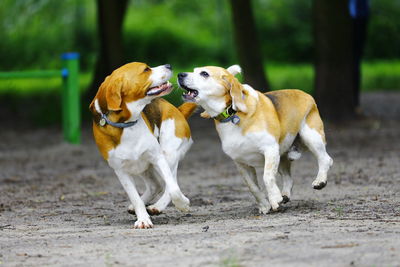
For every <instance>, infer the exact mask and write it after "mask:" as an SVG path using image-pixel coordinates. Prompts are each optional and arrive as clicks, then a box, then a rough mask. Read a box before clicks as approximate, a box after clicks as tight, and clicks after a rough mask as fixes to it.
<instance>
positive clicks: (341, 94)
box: [313, 0, 356, 120]
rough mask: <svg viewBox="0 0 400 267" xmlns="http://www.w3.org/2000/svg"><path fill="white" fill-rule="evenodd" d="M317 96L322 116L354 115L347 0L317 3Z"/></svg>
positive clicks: (337, 118) (351, 51) (315, 7)
mask: <svg viewBox="0 0 400 267" xmlns="http://www.w3.org/2000/svg"><path fill="white" fill-rule="evenodd" d="M313 12H314V37H315V52H316V55H315V56H316V58H315V59H316V61H315V96H316V100H317V103H318V107H319V110H320V112H321V114H322V116H323V117H327V118H329V119H332V120H342V119H346V118H349V117H352V116H354V115H355V103H356V101H355V99H354V92H353V85H354V79H355V77H354V71H353V70H354V57H353V27H352V20H351V17H350V14H349V10H348V0H334V1H332V0H314V10H313Z"/></svg>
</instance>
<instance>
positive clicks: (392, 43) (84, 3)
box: [0, 0, 400, 126]
mask: <svg viewBox="0 0 400 267" xmlns="http://www.w3.org/2000/svg"><path fill="white" fill-rule="evenodd" d="M351 2H353V3H351ZM351 5H353V7H352V6H351ZM354 5H355V6H356V7H355V9H354ZM399 16H400V0H371V1H366V0H360V1H352V0H350V1H349V0H335V1H332V0H314V1H311V0H285V1H281V0H253V1H250V0H249V1H247V0H230V1H228V0H202V1H187V0H114V1H107V0H97V1H96V0H64V1H54V0H53V1H51V0H2V1H1V2H0V18H1V19H0V40H1V41H0V71H2V72H4V71H12V70H14V71H15V70H46V69H58V68H61V60H60V54H62V53H63V52H68V51H77V52H79V53H80V64H81V65H80V68H81V73H80V87H81V92H82V107H83V108H82V110H83V111H82V114H83V116H84V118H88V117H89V115H88V113H87V112H86V110H87V106H88V103H89V100H90V99H91V98H92V97H93V96H94V94H95V92H96V91H97V88H98V86H99V84H100V83H101V81H102V80H103V79H104V77H105V76H106V75H107V74H109V73H110V72H111V71H112V70H113V69H115V68H117V67H118V66H120V65H122V64H124V63H127V62H131V61H143V62H146V63H148V64H149V65H151V66H156V65H159V64H165V63H170V64H172V66H173V67H174V70H175V74H177V73H178V72H179V71H188V70H191V69H192V68H193V67H196V66H199V65H219V66H224V67H228V66H230V65H232V64H236V63H239V64H241V66H242V67H243V70H244V77H243V79H244V80H245V81H246V82H248V83H249V84H250V85H252V86H253V87H255V88H256V89H258V90H262V91H266V90H275V89H281V88H300V89H302V90H305V91H307V92H310V93H313V94H314V96H316V99H317V102H318V104H319V105H320V109H321V112H322V113H323V116H324V117H326V118H329V119H333V120H335V119H347V118H352V117H354V116H357V115H359V114H360V113H362V111H361V110H360V109H359V99H358V98H359V95H360V92H366V91H377V90H382V91H387V90H399V89H400V37H399V36H400V19H399ZM364 39H365V42H364V41H363V40H364ZM359 73H361V75H359ZM60 90H61V79H58V78H47V79H0V104H1V107H0V113H1V114H2V115H1V118H2V119H3V118H4V119H6V120H7V119H9V118H10V116H11V117H13V116H16V117H17V118H18V121H20V122H21V123H24V124H29V125H32V126H43V125H49V124H56V123H59V120H60V119H59V118H60V110H61V109H60ZM179 94H180V91H179V90H176V91H175V92H174V94H173V95H172V96H171V97H170V98H169V99H170V100H171V101H172V102H173V103H175V104H178V103H179ZM4 119H3V120H4ZM11 120H12V121H14V120H15V119H14V118H12V119H11ZM13 123H14V122H13Z"/></svg>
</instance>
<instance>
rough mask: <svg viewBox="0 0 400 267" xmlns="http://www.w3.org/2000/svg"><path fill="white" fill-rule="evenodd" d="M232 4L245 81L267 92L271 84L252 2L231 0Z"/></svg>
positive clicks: (235, 32) (237, 44) (236, 39)
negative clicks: (266, 73)
mask: <svg viewBox="0 0 400 267" xmlns="http://www.w3.org/2000/svg"><path fill="white" fill-rule="evenodd" d="M230 4H231V9H232V20H233V32H234V35H235V44H236V50H237V54H238V58H239V63H240V65H241V67H242V68H243V76H244V80H245V82H246V83H248V84H249V85H251V86H252V87H254V88H255V89H257V90H261V91H267V90H268V89H269V84H268V81H267V79H266V77H265V74H264V68H263V59H262V55H261V49H260V44H259V42H258V38H257V31H256V26H255V22H254V15H253V10H252V7H251V0H230Z"/></svg>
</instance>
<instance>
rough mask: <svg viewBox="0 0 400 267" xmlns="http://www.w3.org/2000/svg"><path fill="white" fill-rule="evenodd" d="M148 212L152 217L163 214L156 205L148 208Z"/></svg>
mask: <svg viewBox="0 0 400 267" xmlns="http://www.w3.org/2000/svg"><path fill="white" fill-rule="evenodd" d="M146 210H147V212H148V213H149V214H150V215H160V214H161V213H162V211H161V210H160V209H159V208H157V207H155V206H154V205H150V206H147V207H146Z"/></svg>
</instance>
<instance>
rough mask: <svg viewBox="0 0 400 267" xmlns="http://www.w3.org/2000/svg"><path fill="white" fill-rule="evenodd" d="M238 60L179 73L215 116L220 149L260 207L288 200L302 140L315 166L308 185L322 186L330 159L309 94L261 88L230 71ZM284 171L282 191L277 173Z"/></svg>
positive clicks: (263, 210) (207, 112)
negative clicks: (260, 174)
mask: <svg viewBox="0 0 400 267" xmlns="http://www.w3.org/2000/svg"><path fill="white" fill-rule="evenodd" d="M240 72H241V69H240V67H239V66H238V65H233V66H231V67H229V68H228V69H224V68H220V67H200V68H195V69H194V72H190V73H189V72H185V73H179V74H178V83H179V85H180V87H182V88H183V89H185V90H186V91H187V93H186V94H185V95H184V98H185V99H186V100H189V101H194V102H196V103H197V104H199V105H201V106H202V107H203V108H204V110H205V112H203V113H202V117H206V118H210V117H211V118H214V119H215V125H216V129H217V131H218V134H219V137H220V139H221V142H222V148H223V151H224V152H225V153H226V154H227V155H228V156H229V157H231V158H232V159H233V160H234V162H235V164H236V166H237V168H238V170H239V172H240V173H241V174H242V176H243V178H244V181H245V183H246V184H247V185H248V187H249V189H250V191H251V192H252V194H253V195H254V197H255V199H256V201H257V202H258V205H259V206H258V207H259V211H260V213H268V212H269V210H270V209H271V207H272V209H273V210H276V209H278V207H279V204H280V203H281V202H282V201H284V202H287V201H289V200H290V195H291V190H292V185H293V181H292V179H291V177H290V175H291V174H290V167H291V161H292V160H295V159H297V158H299V157H300V155H301V154H300V153H299V152H298V149H297V147H298V145H299V144H304V145H305V146H306V147H307V148H308V149H309V150H310V151H311V152H312V153H313V154H314V156H315V157H316V158H317V160H318V166H319V171H318V175H317V177H316V179H315V180H314V181H313V183H312V186H313V187H314V189H322V188H323V187H325V185H326V183H327V172H328V170H329V168H330V166H331V165H332V163H333V161H332V159H331V157H330V156H329V155H328V154H327V152H326V150H325V146H326V141H325V133H324V126H323V122H322V120H321V117H320V115H319V112H318V109H317V105H316V104H315V101H314V99H313V98H312V97H311V96H310V95H308V94H306V93H304V92H302V91H300V90H280V91H273V92H268V93H266V94H262V93H261V92H259V91H256V90H254V89H253V88H252V87H250V86H249V85H246V84H241V83H240V82H239V81H238V80H237V79H236V78H235V77H234V76H235V75H236V74H238V73H240ZM256 167H263V168H264V174H263V181H264V184H265V188H266V190H267V192H266V193H267V195H268V200H269V203H268V202H267V200H266V197H265V193H264V192H263V190H261V186H260V185H259V184H258V180H257V176H256V170H255V168H256ZM278 171H279V173H280V174H281V175H282V177H283V190H282V193H281V191H280V190H279V188H278V186H277V185H276V178H275V177H276V174H277V173H278Z"/></svg>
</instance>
